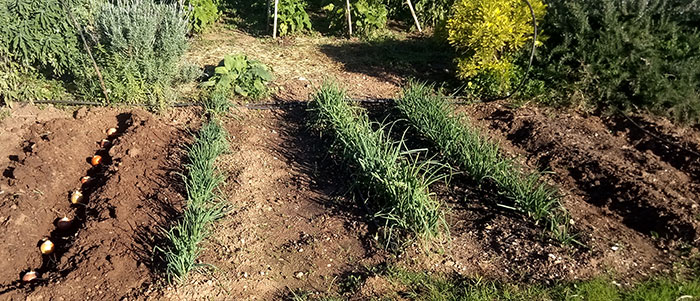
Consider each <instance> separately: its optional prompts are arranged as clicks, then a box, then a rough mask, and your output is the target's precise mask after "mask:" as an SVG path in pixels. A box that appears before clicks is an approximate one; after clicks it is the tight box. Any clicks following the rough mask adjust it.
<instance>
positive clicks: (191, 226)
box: [160, 120, 228, 283]
mask: <svg viewBox="0 0 700 301" xmlns="http://www.w3.org/2000/svg"><path fill="white" fill-rule="evenodd" d="M226 136H227V135H226V132H225V130H224V129H223V128H222V127H221V125H220V124H219V123H218V122H217V121H216V120H210V121H209V122H207V123H205V124H204V125H203V126H202V128H201V129H200V131H199V133H198V135H197V138H196V140H195V142H194V143H193V144H192V145H191V146H189V147H188V149H187V151H188V161H189V162H188V163H187V164H186V165H185V168H186V174H185V175H184V182H185V187H186V189H187V200H186V204H185V208H184V210H183V215H182V217H181V218H180V220H179V221H178V222H177V224H175V225H174V226H173V227H172V228H170V229H169V230H168V231H167V232H166V240H167V244H166V245H165V247H163V248H162V249H160V250H161V251H162V252H163V254H164V257H165V263H166V267H165V269H166V271H165V272H166V275H167V277H168V280H169V281H173V280H175V281H176V282H178V283H181V282H183V281H184V280H185V279H186V277H187V275H188V273H189V272H190V271H191V270H192V269H194V268H196V267H198V266H200V265H198V264H197V263H196V260H197V257H198V256H199V254H200V252H201V251H202V242H203V241H204V239H205V238H206V237H207V236H208V235H209V228H210V227H211V224H212V222H214V221H216V220H217V219H219V218H221V217H222V216H223V215H224V214H225V213H226V211H227V207H226V205H225V203H224V202H221V201H220V199H219V197H218V194H217V192H218V188H217V187H218V186H219V184H221V183H222V182H223V180H224V178H223V176H222V175H221V174H220V173H219V172H218V171H217V168H216V167H215V161H216V158H217V157H218V156H219V155H221V154H222V153H224V152H225V151H226V150H227V149H228V140H227V138H226Z"/></svg>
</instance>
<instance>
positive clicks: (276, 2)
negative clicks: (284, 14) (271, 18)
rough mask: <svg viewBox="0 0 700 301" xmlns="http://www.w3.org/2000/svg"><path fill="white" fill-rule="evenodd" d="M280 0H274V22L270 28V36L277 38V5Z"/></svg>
mask: <svg viewBox="0 0 700 301" xmlns="http://www.w3.org/2000/svg"><path fill="white" fill-rule="evenodd" d="M279 3H280V0H275V22H274V25H273V28H272V38H273V39H276V38H277V7H278V6H279Z"/></svg>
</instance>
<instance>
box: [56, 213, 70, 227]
mask: <svg viewBox="0 0 700 301" xmlns="http://www.w3.org/2000/svg"><path fill="white" fill-rule="evenodd" d="M71 226H73V220H72V219H70V218H68V217H66V216H64V217H62V218H61V219H59V220H58V221H56V228H58V229H59V230H68V229H70V227H71Z"/></svg>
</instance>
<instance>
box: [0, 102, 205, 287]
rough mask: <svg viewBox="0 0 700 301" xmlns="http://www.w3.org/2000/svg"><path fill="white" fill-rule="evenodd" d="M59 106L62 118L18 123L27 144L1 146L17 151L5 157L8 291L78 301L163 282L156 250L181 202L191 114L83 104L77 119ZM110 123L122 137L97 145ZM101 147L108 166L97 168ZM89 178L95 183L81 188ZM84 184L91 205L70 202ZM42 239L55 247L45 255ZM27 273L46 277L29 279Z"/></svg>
mask: <svg viewBox="0 0 700 301" xmlns="http://www.w3.org/2000/svg"><path fill="white" fill-rule="evenodd" d="M57 113H58V114H59V115H63V116H60V117H58V116H57V117H56V118H50V119H48V120H45V121H37V122H32V123H31V124H26V126H20V127H19V128H20V130H17V131H16V132H23V133H22V135H21V139H20V141H21V143H20V144H19V145H3V147H8V148H9V153H11V155H9V159H10V161H9V162H5V161H3V166H2V169H3V171H4V172H3V175H2V179H1V180H2V182H1V183H2V184H1V185H2V189H1V190H2V191H3V193H2V194H1V195H0V199H1V200H2V202H1V203H0V216H2V218H1V220H2V221H1V223H2V224H0V225H1V226H2V228H3V229H2V233H4V235H3V237H2V245H3V246H5V247H3V248H2V250H0V252H1V254H2V258H3V261H2V263H1V264H2V275H0V278H1V279H2V281H3V282H2V284H1V285H2V292H1V293H2V294H3V295H4V296H5V297H7V298H9V299H24V298H35V299H41V298H48V299H59V298H65V299H72V300H75V299H83V298H95V299H110V300H115V299H119V298H121V297H123V296H128V295H130V294H131V293H133V292H139V293H140V289H141V288H142V287H143V286H144V285H147V284H148V283H152V282H154V281H155V280H157V279H159V278H158V277H154V271H155V270H156V269H155V267H154V266H153V263H154V262H156V261H154V259H153V258H152V256H153V247H154V246H155V243H156V242H157V240H158V239H159V237H160V234H161V232H162V227H164V226H166V225H168V223H169V222H170V218H172V216H174V215H175V214H176V211H175V210H177V209H179V207H180V206H181V204H182V190H183V187H182V184H181V183H182V182H181V180H180V176H179V175H178V174H177V172H178V171H179V170H180V168H181V166H180V162H181V157H182V150H181V146H182V145H184V144H185V143H187V140H186V139H188V138H187V137H189V134H188V132H187V131H186V129H187V128H188V127H190V126H192V125H191V124H189V122H190V120H192V113H191V112H189V111H178V112H175V113H174V114H172V115H170V116H168V117H167V118H166V117H165V116H162V117H160V116H155V115H153V114H151V113H147V112H145V111H141V110H115V109H93V110H87V109H85V108H82V109H80V110H78V111H76V112H75V113H74V116H75V117H74V118H72V117H70V116H66V115H67V114H65V113H64V114H60V113H62V112H60V111H58V112H57ZM38 115H41V113H39V114H38ZM12 118H15V117H12ZM16 118H19V117H16ZM13 126H16V124H12V123H9V122H8V123H3V127H4V128H9V127H13ZM110 127H115V128H117V130H118V131H117V134H116V135H115V136H113V138H112V145H111V146H110V147H108V148H101V147H100V146H99V145H98V142H99V141H101V140H102V139H103V138H106V137H107V134H106V133H105V130H106V129H108V128H110ZM183 139H185V140H183ZM3 151H7V150H3ZM95 153H98V154H100V155H102V157H103V164H102V165H99V166H96V167H92V166H91V165H90V164H89V159H90V157H92V156H93V155H94V154H95ZM3 159H5V158H3ZM85 175H89V176H90V177H91V180H90V181H88V182H86V183H85V184H82V187H81V183H80V178H81V177H83V176H85ZM77 189H82V191H83V194H84V200H83V204H75V205H72V204H71V203H70V201H69V200H70V195H71V192H72V191H75V190H77ZM63 216H66V217H69V218H71V219H72V220H73V224H72V226H71V227H70V228H69V229H68V230H66V231H60V230H58V229H57V228H56V226H55V221H56V220H57V219H58V218H61V217H63ZM44 237H50V238H51V240H52V241H54V243H55V244H56V247H55V249H56V250H55V251H54V252H53V253H52V254H49V255H41V253H40V252H39V248H38V247H37V243H38V242H39V241H40V240H41V239H42V238H44ZM29 270H35V271H37V273H38V279H37V280H35V281H33V282H31V283H23V282H21V281H20V277H21V276H22V275H23V274H24V273H25V272H27V271H29ZM5 297H4V298H5Z"/></svg>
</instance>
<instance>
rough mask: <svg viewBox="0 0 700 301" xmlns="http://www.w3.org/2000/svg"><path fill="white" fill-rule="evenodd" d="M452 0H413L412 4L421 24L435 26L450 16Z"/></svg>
mask: <svg viewBox="0 0 700 301" xmlns="http://www.w3.org/2000/svg"><path fill="white" fill-rule="evenodd" d="M404 2H405V1H404ZM454 2H455V1H454V0H416V1H413V5H414V7H415V9H416V16H417V17H418V20H419V21H420V22H421V23H422V24H421V25H423V26H430V27H433V28H437V27H439V26H441V24H442V23H444V22H445V21H447V19H448V18H449V17H450V10H451V8H452V5H454ZM411 21H413V20H411Z"/></svg>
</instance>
